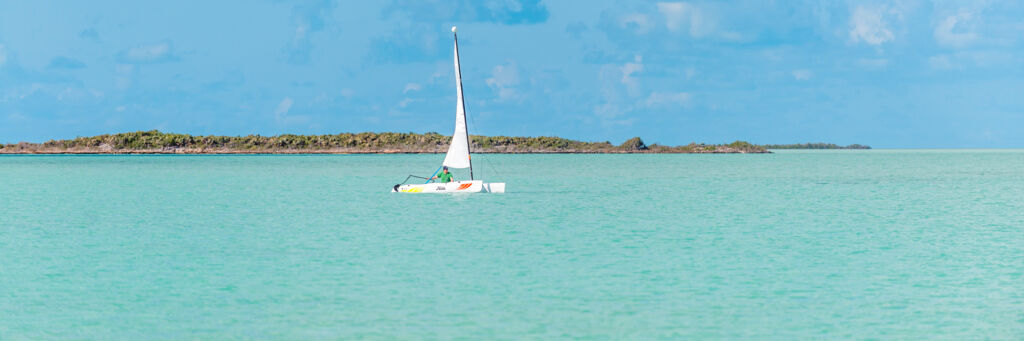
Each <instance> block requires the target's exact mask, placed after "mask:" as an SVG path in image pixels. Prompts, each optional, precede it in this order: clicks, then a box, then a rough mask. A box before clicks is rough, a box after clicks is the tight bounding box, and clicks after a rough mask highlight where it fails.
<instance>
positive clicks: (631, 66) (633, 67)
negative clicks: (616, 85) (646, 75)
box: [619, 55, 644, 92]
mask: <svg viewBox="0 0 1024 341" xmlns="http://www.w3.org/2000/svg"><path fill="white" fill-rule="evenodd" d="M643 60H644V59H643V56H640V55H636V56H633V62H630V63H626V64H624V65H622V67H621V68H619V70H620V71H621V72H622V84H625V85H626V89H628V90H630V91H631V92H636V91H637V90H638V89H639V87H640V82H639V81H637V79H636V78H635V77H633V74H634V73H637V72H640V71H643V70H644V64H643Z"/></svg>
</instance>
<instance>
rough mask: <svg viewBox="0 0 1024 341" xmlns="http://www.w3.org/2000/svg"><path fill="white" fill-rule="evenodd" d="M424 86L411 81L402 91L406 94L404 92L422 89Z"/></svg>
mask: <svg viewBox="0 0 1024 341" xmlns="http://www.w3.org/2000/svg"><path fill="white" fill-rule="evenodd" d="M422 88H423V86H422V85H419V84H416V83H409V84H406V85H405V90H402V93H403V94H404V93H408V92H409V91H420V89H422Z"/></svg>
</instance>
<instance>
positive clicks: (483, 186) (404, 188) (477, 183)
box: [391, 180, 505, 193]
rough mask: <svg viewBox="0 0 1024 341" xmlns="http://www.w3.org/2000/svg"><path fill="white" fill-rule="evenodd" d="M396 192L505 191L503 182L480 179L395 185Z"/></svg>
mask: <svg viewBox="0 0 1024 341" xmlns="http://www.w3.org/2000/svg"><path fill="white" fill-rule="evenodd" d="M391 192H397V193H505V183H504V182H501V183H484V182H483V181H482V180H473V181H454V182H449V183H432V184H408V185H395V187H394V188H392V189H391Z"/></svg>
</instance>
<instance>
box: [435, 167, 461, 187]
mask: <svg viewBox="0 0 1024 341" xmlns="http://www.w3.org/2000/svg"><path fill="white" fill-rule="evenodd" d="M434 179H437V182H445V183H446V182H452V180H455V179H454V178H453V177H452V173H448V166H444V170H443V171H441V174H438V175H437V176H435V177H433V178H430V180H434Z"/></svg>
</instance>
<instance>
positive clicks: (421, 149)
mask: <svg viewBox="0 0 1024 341" xmlns="http://www.w3.org/2000/svg"><path fill="white" fill-rule="evenodd" d="M450 139H451V137H450V136H446V135H441V134H438V133H425V134H417V133H369V132H367V133H341V134H334V135H292V134H284V135H277V136H259V135H249V136H212V135H211V136H192V135H187V134H173V133H163V132H160V131H156V130H152V131H138V132H132V133H120V134H109V135H98V136H92V137H78V138H75V139H69V140H50V141H47V142H43V143H30V142H21V143H17V144H0V154H378V153H444V152H446V151H447V150H448V142H449V140H450ZM471 140H472V150H473V152H474V153H496V154H531V153H537V154H544V153H581V154H583V153H593V154H622V153H654V154H657V153H665V154H671V153H678V154H689V153H771V152H770V151H768V149H769V148H772V147H768V146H759V145H755V144H751V143H748V142H744V141H736V142H733V143H729V144H703V143H699V144H698V143H691V144H688V145H683V146H663V145H659V144H651V145H647V144H645V143H644V141H643V140H641V139H640V138H639V137H634V138H632V139H629V140H626V142H623V143H622V144H619V145H613V144H611V142H607V141H605V142H582V141H575V140H569V139H564V138H560V137H509V136H479V135H474V136H471ZM814 145H818V144H814ZM773 146H776V145H773ZM785 146H799V145H785ZM832 146H835V145H832ZM836 147H839V146H836ZM839 148H842V147H839ZM780 149H789V148H780Z"/></svg>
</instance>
